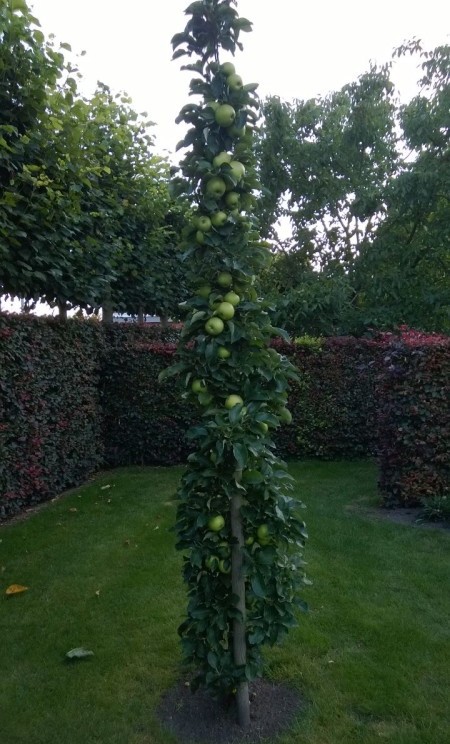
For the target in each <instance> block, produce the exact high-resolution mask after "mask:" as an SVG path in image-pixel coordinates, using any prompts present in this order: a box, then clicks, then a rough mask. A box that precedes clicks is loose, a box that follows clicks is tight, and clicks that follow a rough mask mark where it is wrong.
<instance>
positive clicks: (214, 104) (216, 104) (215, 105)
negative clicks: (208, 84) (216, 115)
mask: <svg viewBox="0 0 450 744" xmlns="http://www.w3.org/2000/svg"><path fill="white" fill-rule="evenodd" d="M219 106H220V103H219V101H208V102H207V104H206V106H205V108H210V109H212V110H213V111H217V109H218V108H219Z"/></svg>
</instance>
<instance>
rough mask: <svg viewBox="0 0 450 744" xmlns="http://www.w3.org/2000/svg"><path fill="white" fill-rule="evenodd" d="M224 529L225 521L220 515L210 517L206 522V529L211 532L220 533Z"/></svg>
mask: <svg viewBox="0 0 450 744" xmlns="http://www.w3.org/2000/svg"><path fill="white" fill-rule="evenodd" d="M223 527H225V520H224V518H223V517H222V516H221V515H220V514H216V515H215V516H214V517H210V519H209V521H208V528H209V529H210V530H211V531H212V532H220V530H221V529H222V528H223Z"/></svg>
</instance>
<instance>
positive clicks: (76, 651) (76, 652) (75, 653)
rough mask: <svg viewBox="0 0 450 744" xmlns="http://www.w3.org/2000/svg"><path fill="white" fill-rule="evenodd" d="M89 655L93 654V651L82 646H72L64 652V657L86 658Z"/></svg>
mask: <svg viewBox="0 0 450 744" xmlns="http://www.w3.org/2000/svg"><path fill="white" fill-rule="evenodd" d="M90 656H94V652H93V651H88V649H86V648H83V647H80V648H72V649H71V650H70V651H68V652H67V653H66V659H87V658H89V657H90Z"/></svg>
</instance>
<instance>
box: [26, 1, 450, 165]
mask: <svg viewBox="0 0 450 744" xmlns="http://www.w3.org/2000/svg"><path fill="white" fill-rule="evenodd" d="M30 4H31V6H32V7H33V9H34V13H35V15H36V16H37V17H38V18H39V19H40V21H41V24H42V29H43V31H44V33H46V34H48V33H50V32H53V33H55V34H56V37H57V38H58V40H59V41H66V42H69V43H70V44H71V45H72V48H73V50H74V51H77V52H80V51H82V50H85V51H86V52H87V54H86V56H85V57H83V58H82V59H81V60H80V70H81V72H82V73H83V76H84V77H85V78H86V81H85V86H86V92H91V91H92V90H93V87H94V85H95V82H96V81H97V80H101V81H102V82H104V83H106V84H108V85H109V86H110V87H111V88H112V89H113V91H114V92H118V91H119V90H126V91H127V92H128V93H129V94H130V95H131V96H132V98H133V102H134V106H135V108H136V109H137V110H139V111H147V112H148V114H149V117H150V118H151V119H152V120H153V121H155V122H156V123H157V125H158V126H157V128H156V129H155V132H156V134H157V148H158V151H159V152H160V153H161V151H162V150H163V149H167V150H168V151H173V150H174V147H175V144H176V142H177V141H178V140H179V139H180V138H181V130H180V128H177V127H176V125H175V124H174V119H175V117H176V115H177V113H178V111H179V109H180V108H181V106H183V105H184V104H185V103H186V102H187V100H188V96H187V91H188V83H189V79H190V75H189V73H186V72H184V73H180V72H179V64H180V63H179V62H171V54H172V50H171V46H170V39H171V37H172V36H173V35H174V34H175V33H178V32H179V31H182V30H183V28H184V25H185V23H186V16H185V15H184V9H185V8H186V7H187V6H188V4H189V0H126V2H123V0H122V1H121V2H119V0H76V1H75V2H73V0H30ZM237 8H238V12H239V14H240V15H241V16H244V17H246V18H248V19H249V20H251V21H252V22H253V24H254V26H253V32H252V33H251V34H243V35H242V40H243V42H244V45H245V48H244V52H243V53H239V54H238V55H237V57H236V61H235V62H236V66H237V68H238V69H237V71H238V72H239V73H240V74H241V75H242V77H243V78H244V82H258V83H259V84H260V88H259V92H260V94H261V95H262V96H264V95H268V94H274V95H278V96H280V97H281V98H283V99H293V98H300V99H301V98H310V97H312V96H316V95H320V94H325V93H327V92H329V91H332V90H336V89H338V88H340V87H342V86H343V85H345V83H348V82H351V81H352V80H354V79H356V78H357V77H358V75H360V74H361V73H363V72H364V71H365V70H367V68H368V65H369V61H370V60H372V61H376V62H379V63H383V62H385V61H386V60H387V59H389V57H390V55H391V52H392V50H393V48H394V47H396V46H398V45H400V44H401V43H402V42H403V41H405V40H407V39H410V38H412V37H413V36H416V37H418V38H421V39H422V40H423V41H424V43H425V45H426V46H428V47H430V48H432V47H434V46H437V45H438V44H444V43H448V41H449V36H448V32H449V30H450V3H448V2H445V1H444V0H409V1H408V0H377V2H370V3H369V2H367V1H366V2H365V1H364V0H314V1H313V2H308V3H306V2H302V1H301V0H272V1H271V0H239V1H238V5H237ZM227 58H228V59H229V58H230V57H229V55H224V57H223V59H224V60H225V59H227ZM416 79H417V74H416V72H415V70H414V69H413V68H412V66H411V64H409V65H408V64H404V65H403V67H402V69H399V70H398V72H397V74H396V82H397V84H398V85H399V87H400V92H401V94H402V96H403V97H404V98H405V99H408V98H410V97H411V95H412V94H413V92H414V81H415V80H416Z"/></svg>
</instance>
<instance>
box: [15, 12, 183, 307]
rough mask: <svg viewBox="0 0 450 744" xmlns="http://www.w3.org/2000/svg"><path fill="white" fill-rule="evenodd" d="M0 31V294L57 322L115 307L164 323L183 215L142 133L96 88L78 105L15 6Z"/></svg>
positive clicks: (127, 112)
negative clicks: (46, 307)
mask: <svg viewBox="0 0 450 744" xmlns="http://www.w3.org/2000/svg"><path fill="white" fill-rule="evenodd" d="M0 24H1V26H0V34H1V41H2V43H1V46H0V65H1V69H2V76H3V84H2V87H1V92H0V96H1V101H0V102H1V105H2V109H1V113H0V179H1V189H2V191H1V198H0V236H1V238H2V239H1V241H0V259H1V260H0V284H1V286H2V288H3V293H5V294H8V295H10V296H19V297H21V298H24V299H25V300H26V301H27V302H28V303H32V302H38V301H45V302H47V303H49V304H50V305H51V306H58V307H59V308H60V311H61V313H62V314H63V315H65V314H66V312H67V309H68V308H73V307H77V306H80V307H83V308H94V307H99V306H101V305H104V306H105V308H106V312H105V316H106V318H107V319H108V317H109V319H110V318H111V312H112V309H113V307H114V308H116V309H120V310H127V311H129V312H136V313H141V314H143V313H144V312H162V313H168V312H169V311H171V312H174V311H175V310H176V306H177V303H178V302H180V301H181V300H182V299H183V298H184V295H183V283H182V282H181V279H180V274H181V272H180V268H179V266H180V262H179V254H178V252H177V250H176V248H175V246H176V245H177V244H178V243H179V236H178V235H176V226H177V219H176V215H177V214H178V212H179V210H180V209H181V208H182V207H181V205H180V207H179V206H177V205H175V204H174V202H173V200H172V198H171V196H170V194H169V171H168V165H167V163H166V161H165V160H163V159H162V158H160V157H158V156H156V155H155V154H154V152H153V139H152V136H151V133H150V132H151V129H150V127H151V122H149V121H147V120H146V118H145V117H144V116H143V115H141V116H140V115H138V114H137V113H136V112H135V111H134V110H133V108H132V106H131V101H130V99H129V98H128V97H127V96H126V95H125V94H117V95H113V94H112V93H111V91H110V90H109V88H108V87H107V86H106V85H99V86H98V88H97V90H96V92H95V93H94V95H93V96H92V97H91V98H89V99H87V98H84V97H82V96H81V95H80V93H79V90H78V83H77V78H79V77H81V76H80V73H79V71H78V69H77V67H76V66H74V65H73V64H72V63H70V62H67V61H65V60H64V57H63V55H62V53H61V52H60V51H58V52H57V51H55V49H54V48H53V46H52V45H51V44H49V43H48V42H47V41H46V40H45V38H44V36H43V34H42V32H41V31H40V30H39V27H38V26H39V24H38V21H37V19H35V18H34V17H33V16H32V15H31V14H30V12H29V11H28V9H27V5H26V4H25V2H21V1H20V0H19V1H18V2H9V1H8V2H2V3H1V4H0ZM61 47H62V48H63V49H65V50H66V51H70V47H69V45H67V44H63V45H61ZM3 71H4V72H3ZM178 221H179V220H178ZM162 256H164V259H162Z"/></svg>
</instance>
